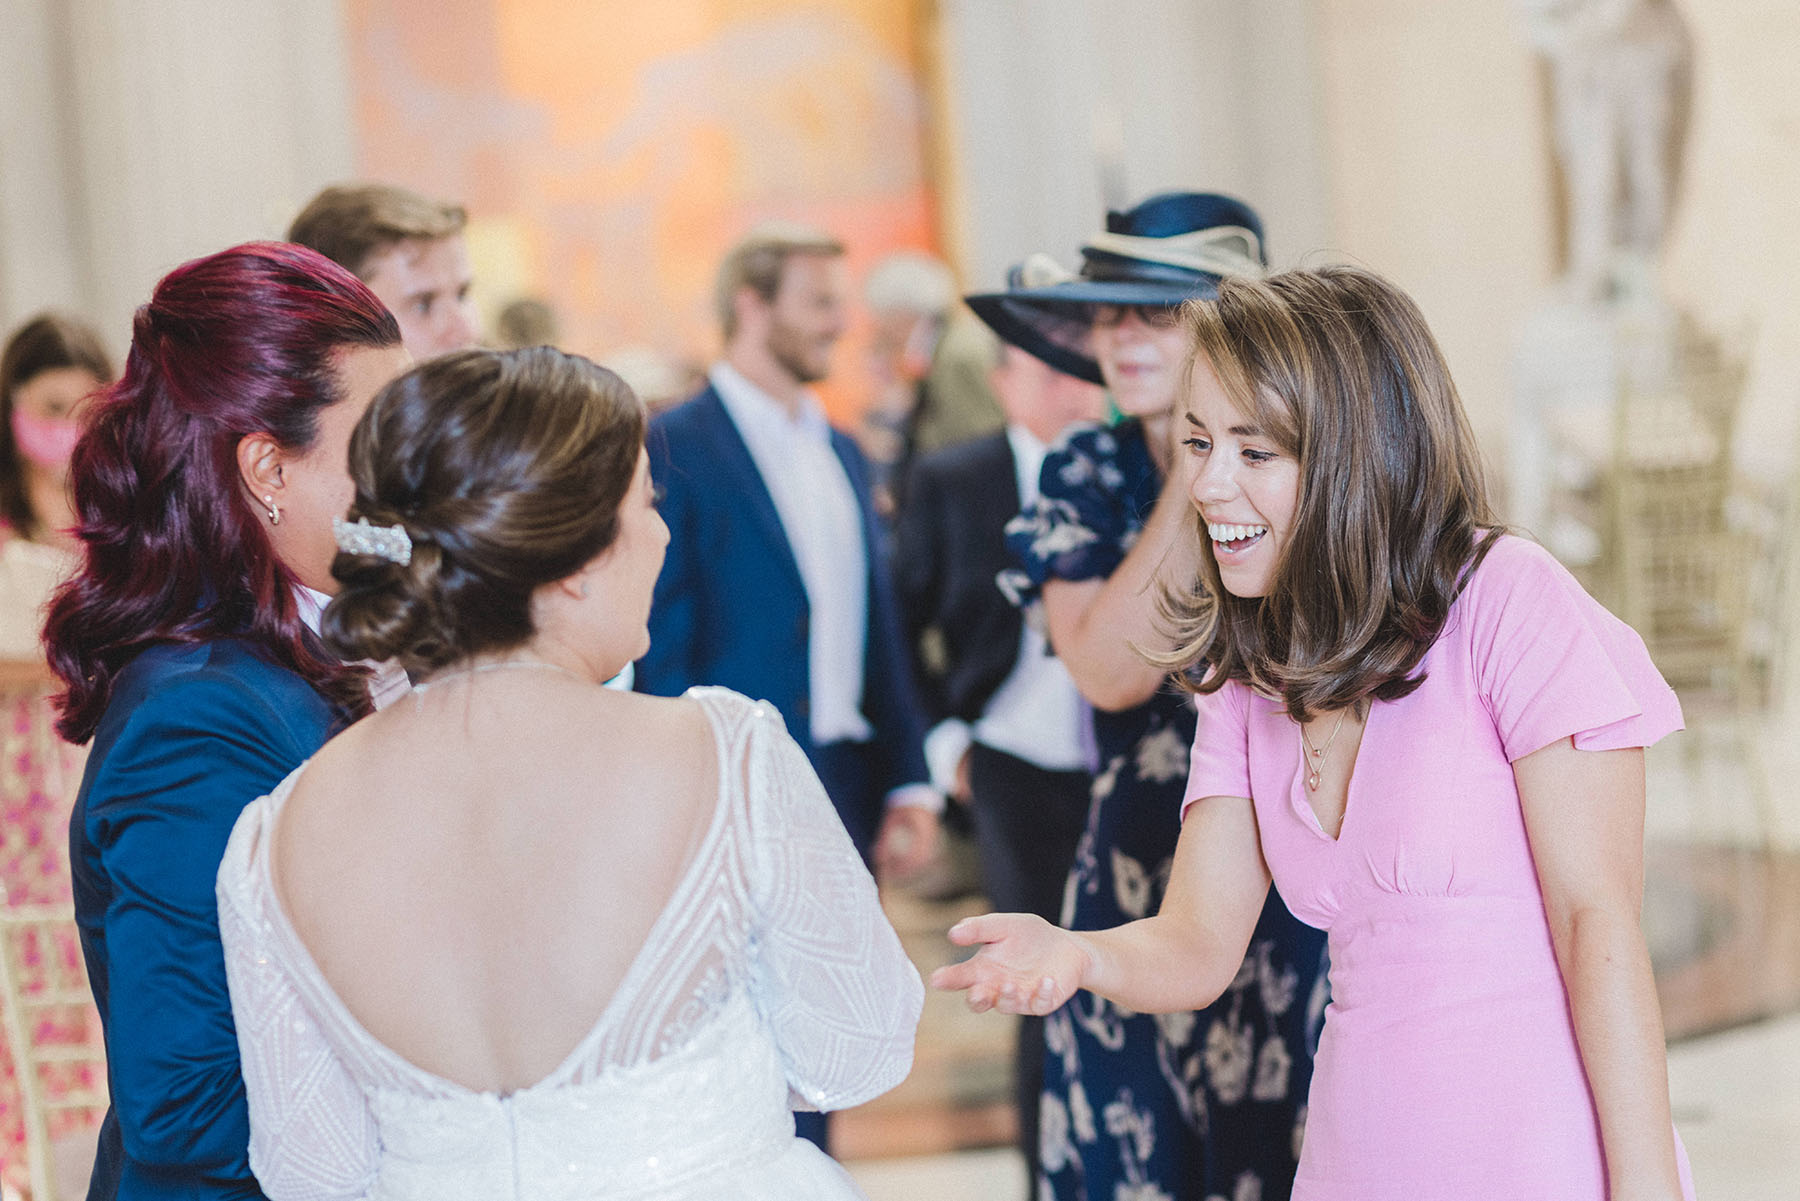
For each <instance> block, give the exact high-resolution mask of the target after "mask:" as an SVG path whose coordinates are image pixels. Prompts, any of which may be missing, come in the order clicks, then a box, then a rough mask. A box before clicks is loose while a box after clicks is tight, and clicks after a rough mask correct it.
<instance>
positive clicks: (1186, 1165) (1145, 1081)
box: [1001, 421, 1326, 1201]
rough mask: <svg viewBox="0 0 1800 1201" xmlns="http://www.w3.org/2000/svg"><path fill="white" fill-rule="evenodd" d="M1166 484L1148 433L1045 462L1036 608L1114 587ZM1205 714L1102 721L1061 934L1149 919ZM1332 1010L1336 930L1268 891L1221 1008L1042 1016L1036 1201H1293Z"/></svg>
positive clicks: (1168, 710) (1023, 597)
mask: <svg viewBox="0 0 1800 1201" xmlns="http://www.w3.org/2000/svg"><path fill="white" fill-rule="evenodd" d="M1161 487H1162V479H1161V475H1160V474H1159V472H1158V471H1157V469H1156V464H1155V462H1154V460H1152V459H1151V457H1150V448H1149V446H1148V444H1147V443H1146V441H1145V438H1144V431H1143V427H1142V426H1141V425H1140V424H1139V423H1138V422H1136V421H1126V422H1122V423H1120V424H1119V425H1116V426H1113V427H1111V428H1104V429H1103V428H1099V427H1095V426H1084V427H1080V428H1078V429H1076V430H1074V431H1072V432H1071V433H1070V434H1068V435H1067V436H1065V438H1064V439H1063V441H1062V443H1061V444H1060V445H1059V446H1058V447H1057V449H1055V450H1053V451H1052V452H1051V453H1050V455H1049V457H1048V458H1047V459H1045V461H1044V469H1043V475H1042V477H1041V480H1040V488H1041V491H1042V496H1041V498H1040V499H1039V500H1038V502H1037V503H1036V504H1035V505H1033V506H1031V507H1030V508H1028V509H1026V511H1025V512H1024V513H1022V514H1020V515H1019V516H1018V517H1017V518H1015V519H1014V520H1013V522H1012V524H1010V525H1009V526H1008V527H1007V544H1008V546H1009V547H1010V548H1011V550H1012V551H1013V554H1014V555H1015V557H1016V558H1017V559H1018V560H1019V563H1020V570H1018V571H1016V572H1009V573H1006V575H1005V576H1003V577H1002V581H1001V584H1002V587H1003V588H1005V589H1006V590H1007V591H1008V592H1009V594H1011V595H1012V596H1013V597H1014V599H1015V600H1016V601H1017V602H1018V603H1020V604H1023V605H1028V606H1029V605H1033V604H1034V603H1035V601H1036V599H1037V596H1038V592H1039V590H1040V589H1041V588H1042V586H1043V584H1044V582H1045V581H1046V580H1088V579H1102V578H1105V577H1106V576H1108V575H1110V574H1111V573H1112V572H1113V571H1114V570H1115V569H1116V568H1117V567H1118V566H1119V564H1120V563H1121V562H1122V561H1123V560H1124V558H1125V554H1126V552H1127V551H1129V550H1130V549H1131V546H1132V544H1133V543H1134V542H1136V540H1137V537H1138V534H1139V532H1140V531H1141V530H1142V529H1143V526H1144V522H1145V521H1146V520H1148V518H1149V516H1150V510H1151V509H1152V508H1153V507H1154V506H1155V504H1156V499H1157V495H1158V493H1159V491H1160V490H1161ZM1194 720H1195V719H1194V710H1193V707H1192V705H1191V703H1190V702H1189V700H1188V697H1187V694H1186V693H1184V692H1181V691H1180V690H1179V689H1176V688H1174V687H1168V688H1165V689H1164V690H1163V691H1162V692H1159V693H1158V694H1157V695H1156V696H1154V697H1153V698H1151V699H1150V700H1149V701H1147V702H1146V703H1144V704H1142V705H1139V706H1138V707H1137V708H1135V709H1129V710H1126V711H1124V712H1120V713H1105V712H1098V711H1096V712H1095V714H1094V737H1095V742H1096V743H1097V749H1098V753H1099V767H1100V770H1099V773H1098V775H1097V776H1096V777H1095V780H1094V792H1093V801H1092V803H1091V805H1090V806H1089V809H1088V821H1087V829H1086V831H1085V833H1084V834H1083V835H1082V838H1081V843H1080V845H1079V847H1078V849H1077V850H1076V854H1075V866H1074V868H1073V869H1072V870H1071V871H1070V873H1069V879H1068V883H1067V886H1066V889H1065V891H1064V894H1063V913H1062V920H1063V925H1064V926H1066V927H1067V928H1069V929H1071V930H1101V929H1106V928H1108V927H1111V926H1117V925H1120V924H1122V923H1124V922H1128V921H1131V920H1132V919H1134V918H1140V917H1144V916H1146V915H1148V914H1151V913H1154V912H1156V910H1157V907H1158V906H1159V905H1161V903H1162V897H1163V890H1164V889H1165V888H1166V887H1167V885H1168V881H1169V869H1170V862H1171V859H1172V858H1173V856H1174V853H1175V840H1176V836H1177V835H1178V834H1179V832H1180V807H1181V801H1182V792H1183V789H1184V786H1185V785H1186V783H1187V770H1188V751H1189V748H1190V747H1191V745H1192V743H1193V739H1194ZM1325 1001H1326V982H1325V935H1324V932H1323V931H1320V930H1315V929H1313V928H1311V927H1310V926H1305V925H1302V924H1301V923H1300V922H1299V921H1297V920H1296V919H1295V918H1293V917H1292V916H1290V915H1289V913H1288V911H1287V908H1286V907H1285V906H1284V905H1283V904H1282V903H1281V898H1280V897H1279V896H1277V895H1276V894H1275V891H1274V890H1273V889H1271V890H1270V892H1269V902H1268V904H1267V905H1266V906H1265V907H1264V909H1263V913H1262V916H1261V918H1260V919H1259V920H1258V922H1257V926H1256V933H1255V934H1254V935H1253V936H1252V938H1251V941H1250V951H1249V954H1248V955H1247V956H1246V958H1245V959H1244V965H1243V968H1242V969H1241V970H1240V971H1239V972H1238V974H1237V978H1236V979H1234V980H1233V981H1232V983H1231V986H1230V987H1229V988H1228V989H1226V990H1225V994H1224V995H1223V996H1222V997H1220V998H1219V1000H1218V1001H1217V1002H1215V1003H1214V1004H1213V1005H1212V1006H1211V1007H1210V1008H1208V1009H1203V1010H1201V1011H1200V1012H1198V1013H1177V1014H1164V1015H1158V1016H1154V1017H1153V1016H1150V1015H1146V1014H1138V1013H1133V1012H1131V1011H1130V1010H1126V1009H1121V1008H1120V1007H1119V1006H1117V1005H1114V1004H1112V1003H1111V1002H1109V1001H1106V1000H1104V999H1102V998H1100V997H1097V996H1095V995H1094V994H1093V993H1089V992H1079V993H1076V994H1075V996H1074V997H1072V998H1071V999H1070V1000H1069V1002H1068V1004H1066V1005H1064V1006H1063V1007H1062V1008H1061V1009H1059V1010H1057V1011H1056V1012H1055V1013H1054V1014H1052V1015H1050V1017H1049V1018H1048V1019H1046V1022H1045V1026H1044V1037H1045V1043H1046V1055H1045V1061H1044V1096H1043V1100H1042V1109H1041V1111H1040V1116H1039V1132H1040V1138H1039V1154H1038V1184H1037V1193H1038V1197H1039V1199H1040V1201H1215V1199H1218V1201H1286V1198H1287V1197H1288V1195H1289V1193H1290V1192H1291V1191H1292V1189H1293V1181H1294V1168H1295V1165H1296V1163H1297V1162H1298V1160H1299V1154H1300V1138H1301V1134H1302V1132H1303V1130H1304V1128H1305V1124H1306V1093H1307V1087H1308V1085H1309V1084H1310V1082H1311V1080H1312V1056H1313V1051H1314V1050H1315V1049H1316V1047H1317V1043H1318V1032H1319V1027H1320V1026H1321V1024H1322V1023H1323V1020H1324V1018H1323V1015H1324V1010H1325Z"/></svg>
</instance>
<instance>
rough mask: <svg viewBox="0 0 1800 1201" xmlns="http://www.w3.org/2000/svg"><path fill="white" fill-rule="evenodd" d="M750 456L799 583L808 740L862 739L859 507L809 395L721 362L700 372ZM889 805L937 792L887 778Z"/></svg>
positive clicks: (870, 730) (863, 555) (864, 552)
mask: <svg viewBox="0 0 1800 1201" xmlns="http://www.w3.org/2000/svg"><path fill="white" fill-rule="evenodd" d="M707 378H708V379H709V380H710V381H711V383H712V386H713V389H714V390H715V391H716V392H718V394H719V399H720V400H721V401H723V402H724V405H725V412H726V414H727V415H729V416H730V418H731V421H732V424H733V425H735V426H737V430H738V433H739V434H740V435H742V437H743V439H744V445H745V446H747V447H749V448H750V458H751V460H752V461H753V462H755V464H756V471H757V474H758V475H760V476H761V477H762V481H763V484H764V486H765V487H767V488H768V490H769V497H770V499H772V500H773V501H774V502H775V515H776V516H777V517H778V518H780V519H781V528H782V532H783V534H785V535H786V537H787V543H788V547H789V549H791V550H792V551H793V553H794V562H795V563H796V564H797V565H798V566H799V568H800V583H801V585H802V586H803V587H804V588H805V589H806V607H807V616H808V620H807V632H806V655H807V669H808V677H807V689H808V696H809V706H810V707H809V712H808V717H807V721H808V725H809V727H810V729H809V732H810V733H811V735H812V740H813V744H814V745H815V746H823V745H825V744H827V743H832V742H867V741H869V739H871V738H873V737H874V735H875V730H874V727H872V726H871V725H870V724H869V719H868V718H866V717H864V716H863V712H862V696H863V663H864V657H865V655H866V654H867V650H868V641H869V547H868V545H867V544H866V543H865V542H864V540H863V524H862V508H861V506H860V505H858V504H857V501H856V492H855V489H854V487H853V486H852V484H851V483H850V477H849V475H848V474H847V473H846V472H845V471H844V464H843V460H841V459H839V458H838V455H837V451H836V450H835V449H834V448H833V447H832V445H831V425H830V423H829V422H827V421H826V420H825V410H824V409H823V408H822V407H821V406H820V404H819V401H818V398H817V397H815V396H813V394H812V393H810V392H803V393H802V394H801V397H800V404H799V405H798V411H797V412H790V411H789V410H788V408H787V407H786V406H785V405H783V404H782V403H781V402H780V401H778V400H776V399H775V398H774V397H772V396H770V395H769V394H768V393H766V392H764V391H763V390H762V389H761V388H759V387H757V386H756V385H755V384H753V383H751V382H750V381H749V380H748V379H746V378H745V377H744V374H743V373H742V372H740V371H738V370H737V369H736V368H735V367H733V366H732V365H731V364H730V363H724V362H721V363H718V364H715V365H714V367H713V369H712V370H711V371H710V372H709V373H708V374H707ZM887 803H888V805H889V806H895V805H914V806H919V807H921V808H926V809H932V810H940V809H942V808H943V804H944V798H943V797H942V796H941V795H940V794H939V793H937V792H936V791H935V790H933V789H932V788H931V787H930V786H929V785H927V784H924V783H919V784H909V785H905V786H903V787H901V788H896V789H895V790H894V791H892V792H890V793H889V794H888V796H887Z"/></svg>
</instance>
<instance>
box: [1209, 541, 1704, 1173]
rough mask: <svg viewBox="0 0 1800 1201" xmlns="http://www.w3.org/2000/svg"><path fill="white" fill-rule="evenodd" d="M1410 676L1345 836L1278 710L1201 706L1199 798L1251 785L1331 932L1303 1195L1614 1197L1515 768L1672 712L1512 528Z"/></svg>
mask: <svg viewBox="0 0 1800 1201" xmlns="http://www.w3.org/2000/svg"><path fill="white" fill-rule="evenodd" d="M1422 667H1423V670H1424V672H1425V673H1426V678H1425V682H1424V683H1423V684H1422V685H1420V687H1419V688H1418V689H1417V690H1416V691H1414V692H1413V693H1412V694H1411V695H1409V696H1407V697H1404V698H1402V699H1400V700H1397V701H1377V702H1375V703H1374V704H1373V705H1372V706H1371V708H1370V712H1369V718H1368V724H1367V728H1366V729H1365V731H1364V734H1363V741H1362V746H1361V749H1360V750H1359V752H1358V754H1357V760H1356V766H1355V770H1354V773H1353V775H1352V779H1351V782H1350V791H1349V798H1348V801H1347V803H1346V806H1345V810H1344V820H1343V824H1342V828H1341V830H1340V832H1339V837H1338V838H1336V839H1333V838H1331V837H1330V836H1329V835H1327V834H1326V833H1325V832H1324V830H1323V829H1322V828H1321V827H1320V825H1319V822H1318V819H1317V818H1316V817H1315V816H1314V813H1313V810H1312V806H1311V804H1310V803H1309V800H1308V795H1307V791H1306V786H1305V783H1304V779H1303V771H1302V768H1301V763H1300V752H1299V740H1298V739H1297V738H1296V736H1295V732H1294V723H1293V722H1292V721H1291V720H1290V719H1289V718H1288V716H1287V715H1286V713H1285V712H1284V710H1283V709H1282V707H1281V705H1280V703H1279V702H1277V701H1275V700H1271V699H1269V698H1268V697H1264V696H1259V695H1257V694H1255V693H1253V692H1251V691H1250V689H1249V688H1247V687H1246V686H1244V685H1242V684H1240V683H1238V682H1235V681H1234V682H1232V683H1230V684H1228V685H1226V687H1225V688H1223V689H1221V690H1220V691H1219V692H1217V693H1215V694H1213V695H1211V696H1206V697H1201V698H1200V724H1199V734H1198V736H1197V738H1196V740H1195V743H1194V752H1193V761H1192V771H1191V776H1190V780H1189V785H1188V790H1187V797H1188V799H1189V803H1190V804H1191V803H1192V801H1193V800H1196V799H1198V798H1200V797H1205V796H1245V795H1248V796H1249V797H1250V798H1251V800H1252V802H1253V803H1254V805H1255V808H1256V818H1257V824H1258V827H1259V830H1260V833H1261V837H1262V846H1263V854H1264V856H1265V857H1266V859H1267V860H1268V864H1269V870H1270V871H1271V873H1272V874H1273V875H1274V878H1275V883H1276V886H1277V887H1278V888H1279V889H1280V890H1281V895H1282V896H1283V897H1284V898H1286V900H1287V903H1288V905H1289V907H1290V908H1291V909H1292V910H1293V912H1294V915H1295V916H1296V917H1298V918H1299V919H1300V920H1302V921H1304V922H1307V923H1309V924H1311V925H1314V926H1318V927H1320V928H1322V929H1324V930H1326V931H1327V932H1328V933H1329V938H1330V949H1331V992H1332V999H1331V1004H1330V1007H1329V1008H1328V1009H1327V1010H1326V1017H1325V1029H1324V1033H1323V1035H1322V1037H1321V1040H1320V1044H1319V1052H1318V1059H1317V1061H1316V1067H1315V1070H1314V1075H1313V1081H1312V1092H1311V1100H1310V1103H1309V1106H1308V1118H1307V1127H1306V1134H1305V1143H1304V1147H1303V1149H1302V1153H1301V1159H1300V1169H1299V1174H1298V1175H1297V1177H1296V1178H1295V1181H1294V1193H1293V1201H1393V1199H1394V1198H1407V1197H1411V1198H1426V1197H1429V1198H1432V1199H1433V1201H1475V1199H1477V1198H1480V1199H1483V1201H1486V1199H1489V1198H1496V1197H1519V1198H1524V1197H1529V1198H1532V1199H1533V1201H1605V1197H1606V1169H1605V1161H1604V1157H1603V1155H1602V1152H1601V1145H1600V1135H1599V1127H1598V1122H1597V1118H1596V1116H1595V1111H1594V1101H1593V1095H1592V1093H1591V1091H1590V1090H1589V1088H1588V1083H1587V1076H1586V1073H1585V1072H1584V1070H1583V1068H1582V1062H1581V1054H1580V1051H1579V1049H1578V1047H1577V1046H1576V1041H1575V1030H1574V1026H1573V1023H1572V1021H1571V1018H1570V1014H1569V1000H1568V994H1567V991H1566V990H1565V989H1564V987H1563V981H1562V973H1561V972H1560V971H1559V969H1558V967H1557V961H1556V954H1555V951H1554V949H1553V947H1552V945H1551V940H1550V929H1549V923H1548V919H1547V918H1546V916H1545V911H1544V898H1543V894H1542V893H1541V891H1540V890H1539V888H1538V881H1537V873H1536V870H1535V868H1534V866H1533V862H1532V856H1531V847H1530V844H1529V841H1528V839H1527V837H1526V830H1525V821H1524V816H1523V813H1522V811H1521V807H1520V804H1519V793H1518V787H1517V785H1516V784H1515V783H1514V780H1513V773H1512V762H1513V760H1515V759H1518V758H1520V757H1522V756H1524V755H1528V754H1530V753H1531V752H1533V751H1536V750H1539V749H1541V748H1543V747H1545V746H1548V745H1550V744H1551V743H1553V742H1555V741H1557V740H1558V739H1562V738H1567V737H1571V736H1573V738H1574V740H1575V745H1576V746H1577V747H1580V748H1582V749H1584V750H1605V749H1612V748H1619V747H1641V746H1648V745H1650V744H1651V743H1653V742H1655V741H1656V740H1657V739H1659V738H1661V737H1662V736H1663V735H1665V734H1668V733H1671V732H1673V731H1675V730H1678V729H1680V728H1681V709H1680V706H1679V705H1678V704H1677V702H1676V699H1675V694H1674V693H1673V692H1672V691H1671V690H1670V688H1669V686H1668V685H1667V684H1666V683H1665V682H1664V681H1663V679H1662V677H1661V675H1659V674H1658V673H1657V671H1656V668H1655V667H1654V666H1653V665H1652V664H1651V662H1650V658H1649V655H1648V654H1647V653H1646V652H1645V650H1644V644H1643V641H1642V640H1641V639H1640V638H1639V637H1638V636H1637V634H1636V633H1635V632H1633V631H1632V629H1631V628H1630V627H1629V626H1627V625H1625V624H1624V623H1623V622H1621V621H1619V620H1618V619H1617V618H1615V617H1613V616H1612V615H1611V614H1610V613H1608V612H1607V611H1606V610H1605V609H1603V608H1601V607H1600V605H1599V604H1597V603H1596V602H1595V601H1593V600H1592V599H1591V598H1589V597H1588V595H1587V594H1586V593H1585V592H1583V591H1582V589H1581V587H1580V585H1579V584H1577V583H1576V582H1575V580H1574V578H1573V577H1571V576H1570V575H1569V573H1568V572H1567V571H1565V570H1564V569H1563V568H1562V566H1561V565H1560V564H1558V563H1557V562H1556V561H1555V560H1554V559H1553V558H1551V557H1550V555H1549V554H1548V553H1547V552H1546V551H1544V550H1542V549H1541V548H1539V547H1538V546H1536V545H1535V544H1533V543H1531V542H1528V541H1525V540H1524V539H1520V538H1514V537H1502V538H1501V539H1500V540H1499V541H1498V542H1497V543H1496V544H1495V545H1494V547H1493V549H1492V550H1491V551H1490V552H1489V553H1488V555H1487V557H1486V558H1485V559H1483V561H1482V562H1481V564H1480V566H1479V567H1477V568H1476V570H1475V571H1474V572H1473V574H1472V575H1471V577H1470V580H1469V582H1468V585H1467V587H1466V588H1465V589H1464V591H1463V593H1462V595H1461V596H1459V597H1458V599H1457V600H1456V602H1455V603H1454V604H1453V605H1452V606H1451V609H1450V615H1449V618H1448V620H1447V621H1446V623H1445V626H1444V630H1443V632H1442V634H1441V635H1440V636H1439V637H1438V640H1437V641H1436V642H1435V643H1433V644H1432V647H1431V649H1430V650H1429V651H1427V652H1426V655H1425V658H1424V661H1423V664H1422ZM1580 800H1581V798H1579V797H1574V796H1572V797H1570V798H1569V803H1570V804H1579V803H1580ZM1677 1151H1678V1153H1679V1154H1681V1171H1682V1177H1683V1187H1684V1189H1685V1191H1686V1195H1687V1196H1688V1197H1689V1198H1691V1197H1692V1196H1693V1186H1692V1184H1691V1182H1690V1181H1689V1180H1688V1168H1687V1162H1686V1156H1685V1153H1681V1152H1680V1148H1679V1143H1678V1144H1677Z"/></svg>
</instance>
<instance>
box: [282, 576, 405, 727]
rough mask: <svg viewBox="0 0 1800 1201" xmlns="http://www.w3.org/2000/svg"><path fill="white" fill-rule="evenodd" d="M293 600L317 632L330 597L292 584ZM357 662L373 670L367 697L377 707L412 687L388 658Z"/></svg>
mask: <svg viewBox="0 0 1800 1201" xmlns="http://www.w3.org/2000/svg"><path fill="white" fill-rule="evenodd" d="M294 601H295V604H296V605H297V606H298V608H299V610H300V620H301V621H303V622H305V623H306V628H307V629H309V630H311V631H312V632H313V633H315V634H317V633H318V632H319V618H321V617H323V616H324V614H325V606H326V605H329V604H330V603H331V598H330V597H329V596H326V595H325V594H324V593H323V592H318V591H315V590H314V589H312V588H308V587H307V586H306V585H305V584H295V585H294ZM361 666H363V667H366V668H368V669H369V670H370V671H372V672H374V673H375V674H374V675H373V676H371V677H369V700H370V701H372V702H374V705H375V707H376V708H377V709H385V708H387V707H388V706H389V705H391V704H393V703H394V702H395V701H397V700H399V699H400V698H401V697H403V696H405V695H406V694H407V693H409V692H411V691H412V681H411V680H409V679H407V678H406V672H405V671H403V670H401V667H400V665H399V664H398V663H396V662H394V661H393V660H392V659H390V660H388V661H387V662H386V663H377V662H375V661H374V660H373V659H370V660H367V661H365V662H364V663H362V664H361Z"/></svg>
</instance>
